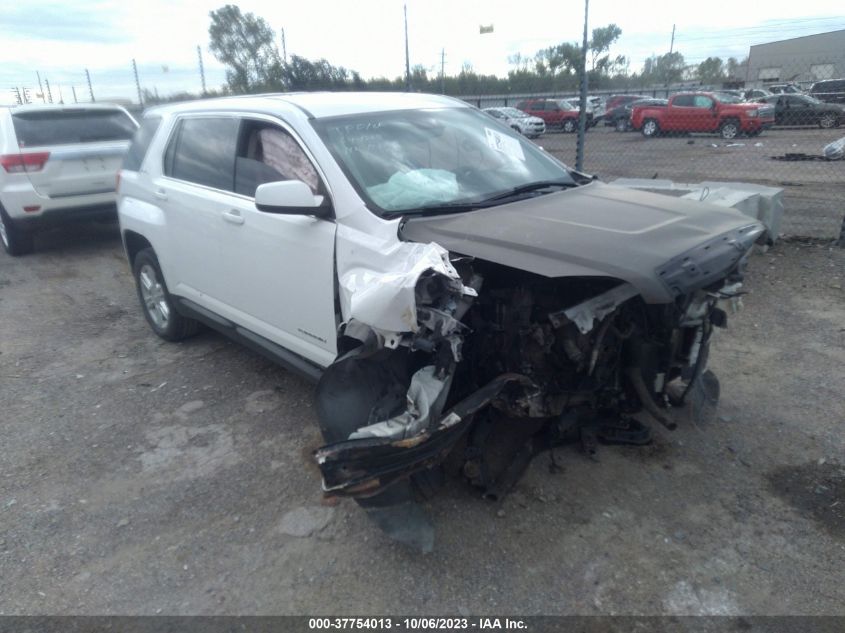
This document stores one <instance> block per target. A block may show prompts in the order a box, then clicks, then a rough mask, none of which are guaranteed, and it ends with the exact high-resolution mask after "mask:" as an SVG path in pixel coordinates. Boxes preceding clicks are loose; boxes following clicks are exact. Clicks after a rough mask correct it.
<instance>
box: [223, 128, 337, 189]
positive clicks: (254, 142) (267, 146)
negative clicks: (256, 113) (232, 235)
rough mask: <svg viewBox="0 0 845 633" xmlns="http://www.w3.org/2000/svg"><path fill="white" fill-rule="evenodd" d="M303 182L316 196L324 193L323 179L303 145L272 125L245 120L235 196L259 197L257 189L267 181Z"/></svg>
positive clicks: (237, 158) (239, 148) (236, 161)
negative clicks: (256, 192)
mask: <svg viewBox="0 0 845 633" xmlns="http://www.w3.org/2000/svg"><path fill="white" fill-rule="evenodd" d="M280 180H301V181H302V182H304V183H305V184H307V185H308V186H309V187H310V188H311V191H312V192H313V193H314V194H318V193H320V191H321V189H320V177H319V176H318V175H317V170H316V169H315V168H314V165H313V164H312V163H311V161H310V160H309V158H308V156H307V155H306V154H305V152H304V151H303V149H302V148H301V147H300V146H299V143H297V142H296V140H295V139H294V138H293V137H292V136H291V135H290V134H288V133H287V132H286V131H285V130H283V129H282V128H281V127H279V126H277V125H273V124H272V123H267V122H264V121H257V120H249V119H247V120H245V121H244V122H243V126H242V128H241V133H240V140H239V142H238V152H237V157H236V158H235V193H239V194H242V195H245V196H250V197H255V189H256V188H257V187H258V186H259V185H263V184H264V183H267V182H277V181H280Z"/></svg>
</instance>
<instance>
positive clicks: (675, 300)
mask: <svg viewBox="0 0 845 633" xmlns="http://www.w3.org/2000/svg"><path fill="white" fill-rule="evenodd" d="M118 205H119V219H120V225H121V232H122V236H123V240H124V244H125V247H126V252H127V255H128V257H129V261H130V264H131V267H132V270H133V273H134V276H135V280H136V284H137V288H138V296H139V299H140V302H141V306H142V309H143V311H144V314H145V316H146V318H147V320H148V322H149V324H150V326H151V327H152V329H153V330H154V331H155V332H156V333H157V334H158V335H159V336H161V337H163V338H165V339H168V340H178V339H182V338H185V337H186V336H189V335H190V334H192V333H194V332H195V331H196V330H197V327H198V324H199V323H200V322H202V323H205V324H207V325H209V326H211V327H213V328H216V329H218V330H220V331H222V332H225V333H227V334H228V335H229V336H231V337H233V338H235V339H237V340H239V341H241V342H243V343H245V344H246V345H248V346H250V347H252V348H253V349H255V350H258V351H260V352H261V353H263V354H266V355H267V356H269V357H270V358H272V359H275V360H276V361H278V362H280V363H282V364H283V365H285V366H287V367H289V368H292V369H294V370H296V371H299V372H300V373H302V374H304V375H306V376H308V377H310V378H312V379H314V380H315V381H318V386H317V394H316V410H317V417H318V420H319V423H320V426H321V430H322V432H323V435H324V437H325V439H326V440H327V442H329V444H328V445H327V446H325V447H323V448H321V449H320V450H318V451H317V452H316V459H317V461H318V463H319V466H320V469H321V471H322V474H323V488H324V490H325V491H326V492H327V493H328V494H334V495H346V496H352V497H355V498H358V499H359V500H360V503H361V504H362V505H364V506H365V507H366V508H367V511H368V512H369V513H370V514H371V515H372V516H373V518H374V519H376V520H377V521H378V522H379V524H380V525H381V526H382V527H384V528H385V529H386V530H388V531H390V532H391V533H392V534H393V535H394V536H395V537H397V538H400V539H404V540H407V541H412V542H414V543H416V544H419V545H422V546H423V547H426V546H427V545H430V536H431V530H430V526H428V524H427V523H426V520H425V519H424V514H423V513H422V511H421V510H419V506H415V505H414V504H413V503H412V499H413V496H412V493H413V490H414V485H416V486H417V487H418V488H420V489H425V490H430V489H431V487H432V485H431V484H432V482H433V481H435V480H436V473H437V468H438V464H439V463H440V462H441V460H442V459H443V457H444V455H445V454H447V453H449V452H450V450H451V449H452V448H453V447H454V446H456V445H459V444H460V443H461V442H464V444H463V445H467V444H468V447H467V450H466V452H465V453H463V454H462V455H463V458H464V461H465V464H464V468H463V472H464V474H465V475H466V476H467V477H468V478H469V479H470V480H471V481H472V483H473V484H475V485H477V486H479V487H482V488H484V489H485V490H486V491H487V492H488V494H491V495H494V494H498V492H497V491H499V492H501V490H502V486H503V485H504V484H503V483H502V481H501V480H500V479H498V478H496V477H495V476H492V475H491V473H493V469H492V468H488V466H486V465H485V464H484V463H483V459H484V455H485V451H484V449H485V447H488V446H489V445H490V442H491V441H492V440H491V437H490V435H491V429H494V428H496V427H495V422H496V420H499V421H501V420H506V421H507V420H518V422H513V424H511V425H510V428H511V429H520V432H524V433H525V434H526V435H525V436H524V438H523V440H524V441H523V442H517V443H514V442H513V439H512V438H513V436H512V435H509V436H508V437H509V438H511V441H510V443H509V445H508V446H513V447H514V448H517V449H520V451H519V454H520V456H521V457H523V458H524V457H525V454H526V452H525V450H523V449H524V448H525V447H526V446H528V447H529V448H531V447H534V449H536V447H537V446H542V445H544V444H543V443H544V442H551V441H556V440H559V439H562V438H565V437H568V438H571V437H572V436H573V434H574V435H575V437H580V439H581V441H582V443H583V444H584V446H585V447H587V448H590V449H591V450H592V449H593V448H594V446H593V441H594V440H605V441H612V442H629V443H635V444H640V443H644V442H647V441H648V439H649V431H648V428H647V427H646V426H645V424H644V421H645V420H648V419H651V420H655V421H657V422H658V423H661V424H664V425H665V426H667V427H670V428H672V427H673V426H674V424H675V423H674V421H673V420H672V419H670V417H669V408H670V405H672V404H675V405H679V404H681V403H683V402H684V400H685V398H687V396H688V395H690V394H694V393H698V392H699V391H701V390H703V393H705V395H709V396H710V397H712V396H714V394H715V391H716V390H715V387H716V386H717V383H715V377H712V376H709V375H708V374H707V372H705V368H706V361H707V350H708V348H709V341H710V338H711V336H712V334H713V330H714V328H715V327H720V326H723V325H724V323H725V319H726V316H725V312H724V311H722V310H721V309H720V308H719V307H717V304H718V302H719V300H720V299H725V298H730V297H732V296H734V295H735V294H736V293H737V292H738V290H739V287H740V285H741V283H740V280H741V278H742V274H743V264H744V260H745V256H746V254H747V252H748V250H749V249H750V247H751V245H752V243H753V242H754V240H755V239H756V238H757V237H758V236H759V235H760V234H761V232H762V226H761V225H759V224H757V223H749V221H748V219H747V218H746V217H745V216H744V215H742V214H741V213H739V212H738V211H735V210H733V209H724V208H719V207H715V206H709V205H705V204H702V203H699V202H692V201H688V200H681V199H675V198H671V197H668V196H658V195H655V194H649V193H644V192H638V191H634V190H629V189H624V188H621V187H613V186H610V185H605V184H602V183H600V182H597V181H596V180H595V179H594V178H592V177H590V176H587V175H586V174H582V173H578V172H575V171H572V170H570V169H568V168H567V167H566V166H565V165H563V164H562V163H560V162H559V161H558V160H556V159H555V158H554V157H552V156H550V155H549V154H547V153H546V152H544V151H542V150H541V149H540V148H539V147H537V146H536V145H534V144H533V143H531V142H530V141H527V140H526V139H525V138H524V137H523V136H521V135H519V134H517V133H516V132H514V131H513V130H511V129H510V128H509V127H507V126H505V125H502V124H500V123H498V122H497V121H495V120H493V119H492V118H490V117H489V116H487V115H485V114H483V113H482V112H480V111H478V110H476V109H475V108H473V107H470V106H468V105H467V104H464V103H463V102H460V101H457V100H454V99H450V98H446V97H438V96H431V95H418V94H417V95H413V94H397V93H389V94H375V93H362V94H356V93H310V94H309V93H303V94H289V95H264V96H255V97H235V98H226V99H218V100H211V101H202V102H195V103H185V104H179V105H172V106H166V107H160V108H154V109H151V110H148V111H147V112H146V114H145V116H144V119H143V121H142V124H141V128H140V130H139V132H138V134H137V136H136V139H135V142H134V144H133V147H132V148H131V150H130V152H129V154H128V158H127V162H126V165H125V167H124V169H123V170H122V171H121V178H120V187H119V191H118ZM705 387H706V389H705ZM514 424H515V425H516V426H514ZM492 435H496V434H495V433H492ZM462 438H463V439H462ZM541 438H544V439H541ZM525 442H529V443H530V442H533V443H531V444H525ZM532 450H533V449H532ZM532 450H528V454H529V455H530V454H532ZM509 472H513V470H512V469H511V470H510V471H509ZM485 473H487V474H486V475H485Z"/></svg>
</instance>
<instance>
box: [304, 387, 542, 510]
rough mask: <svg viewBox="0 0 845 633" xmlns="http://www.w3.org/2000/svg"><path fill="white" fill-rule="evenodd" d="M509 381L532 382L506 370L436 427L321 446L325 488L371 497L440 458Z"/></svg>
mask: <svg viewBox="0 0 845 633" xmlns="http://www.w3.org/2000/svg"><path fill="white" fill-rule="evenodd" d="M510 383H521V384H523V385H530V384H531V381H530V380H528V379H527V378H526V377H525V376H522V375H520V374H502V375H501V376H498V377H496V378H494V379H493V380H491V381H490V382H489V383H487V384H486V385H485V386H484V387H482V388H481V389H479V390H478V391H476V392H474V393H473V394H471V395H470V396H467V397H466V398H464V399H463V400H461V401H460V402H459V403H457V404H456V405H455V406H454V407H452V408H451V409H450V410H449V411H448V412H447V413H445V414H444V415H443V416H442V417H441V418H440V420H439V421H438V422H437V424H436V426H434V428H433V429H431V430H427V431H425V432H423V433H421V434H420V435H417V436H415V437H412V438H407V439H401V440H390V439H384V438H364V439H358V440H347V441H344V442H336V443H334V444H329V445H327V446H323V447H322V448H319V449H317V450H316V451H315V452H314V457H315V459H316V460H317V464H318V465H319V467H320V472H321V473H322V475H323V491H324V492H325V493H327V494H329V495H336V496H344V497H362V498H363V497H370V496H373V495H376V494H378V493H380V492H382V491H383V490H384V489H385V488H387V487H388V486H390V484H392V483H394V482H396V481H399V480H400V479H404V478H406V477H409V476H410V475H413V474H414V473H416V472H418V471H420V470H423V469H425V468H429V467H430V466H433V465H434V464H437V463H438V462H440V461H441V460H442V459H443V458H444V457H445V456H446V455H447V454H448V453H449V451H450V449H451V448H452V446H453V445H454V444H455V443H456V442H457V441H458V439H459V438H460V437H461V435H462V434H463V433H464V432H465V431H466V430H467V429H468V427H469V423H470V421H471V420H472V416H473V414H475V413H476V412H478V411H479V410H481V409H482V408H484V407H485V406H487V405H488V404H490V402H492V401H493V400H495V399H496V397H497V396H498V395H499V394H500V393H501V392H502V390H503V389H504V388H505V387H506V386H507V385H508V384H510Z"/></svg>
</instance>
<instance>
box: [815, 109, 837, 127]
mask: <svg viewBox="0 0 845 633" xmlns="http://www.w3.org/2000/svg"><path fill="white" fill-rule="evenodd" d="M819 127H820V128H822V129H824V130H829V129H830V128H834V127H839V117H838V116H837V115H836V113H835V112H824V113H823V114H822V115H821V116H820V117H819Z"/></svg>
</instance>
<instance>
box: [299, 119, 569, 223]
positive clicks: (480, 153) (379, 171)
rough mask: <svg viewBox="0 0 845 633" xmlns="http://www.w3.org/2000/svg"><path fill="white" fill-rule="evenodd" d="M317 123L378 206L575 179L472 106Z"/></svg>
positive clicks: (459, 199) (475, 197) (455, 199)
mask: <svg viewBox="0 0 845 633" xmlns="http://www.w3.org/2000/svg"><path fill="white" fill-rule="evenodd" d="M313 125H314V128H315V129H316V131H317V133H318V134H319V135H320V138H322V140H323V142H324V143H325V144H326V146H327V147H328V149H329V151H330V152H331V153H332V155H333V156H334V158H335V160H337V162H338V163H339V164H340V166H341V168H342V169H343V170H344V172H345V173H346V175H347V177H348V178H349V179H350V181H351V182H352V184H353V185H354V186H355V188H356V190H357V191H358V193H359V194H361V196H362V197H363V198H364V200H365V201H366V202H367V205H368V206H369V207H370V208H371V209H373V210H374V211H376V212H378V213H381V214H383V215H386V216H387V215H397V214H400V213H403V212H406V211H412V210H417V209H420V208H422V207H432V206H442V205H455V204H460V203H467V204H471V203H474V202H481V201H487V200H489V199H491V198H494V197H496V196H499V195H501V194H504V193H506V192H509V191H512V190H514V189H517V188H519V187H524V186H525V185H529V184H532V183H538V182H546V181H555V182H559V183H560V184H562V185H570V186H571V185H574V184H575V181H574V180H573V179H572V176H571V175H570V174H569V171H568V170H567V168H566V167H565V166H564V165H563V164H562V163H560V162H558V161H557V160H556V159H554V158H552V157H551V156H549V155H548V154H546V153H545V152H543V151H542V150H541V149H540V148H539V147H537V146H536V145H534V144H533V143H531V142H530V141H527V140H525V138H524V137H522V136H521V135H520V134H518V133H516V132H514V131H512V130H510V129H509V128H507V127H504V126H502V125H499V124H497V123H495V122H494V121H492V120H491V119H490V118H489V117H488V116H486V115H484V114H482V113H481V112H479V111H477V110H475V109H472V108H444V109H431V110H398V111H392V112H373V113H368V114H356V115H351V116H343V117H332V118H327V119H317V120H315V121H313Z"/></svg>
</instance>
